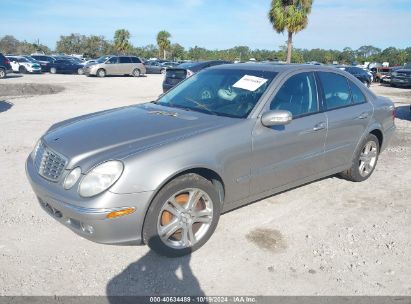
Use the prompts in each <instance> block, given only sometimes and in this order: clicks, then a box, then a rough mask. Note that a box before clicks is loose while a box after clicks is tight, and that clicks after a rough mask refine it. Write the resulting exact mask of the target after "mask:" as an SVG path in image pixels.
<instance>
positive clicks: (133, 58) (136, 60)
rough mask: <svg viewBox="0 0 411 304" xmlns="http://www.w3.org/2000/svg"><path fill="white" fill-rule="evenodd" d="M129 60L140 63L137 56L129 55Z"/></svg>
mask: <svg viewBox="0 0 411 304" xmlns="http://www.w3.org/2000/svg"><path fill="white" fill-rule="evenodd" d="M131 62H132V63H141V61H140V59H138V58H137V57H131Z"/></svg>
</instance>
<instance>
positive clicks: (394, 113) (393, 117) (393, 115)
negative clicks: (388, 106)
mask: <svg viewBox="0 0 411 304" xmlns="http://www.w3.org/2000/svg"><path fill="white" fill-rule="evenodd" d="M395 116H396V112H395V107H393V109H392V120H393V121H394V120H395Z"/></svg>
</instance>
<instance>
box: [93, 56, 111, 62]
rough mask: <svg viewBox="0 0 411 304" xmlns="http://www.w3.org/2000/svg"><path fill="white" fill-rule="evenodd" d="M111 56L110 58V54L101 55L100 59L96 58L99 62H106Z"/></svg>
mask: <svg viewBox="0 0 411 304" xmlns="http://www.w3.org/2000/svg"><path fill="white" fill-rule="evenodd" d="M109 58H110V56H101V57H100V58H98V59H97V60H96V62H97V63H104V62H106V60H107V59H109Z"/></svg>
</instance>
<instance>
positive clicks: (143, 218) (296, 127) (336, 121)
mask: <svg viewBox="0 0 411 304" xmlns="http://www.w3.org/2000/svg"><path fill="white" fill-rule="evenodd" d="M394 111H395V109H394V105H393V103H392V102H391V101H390V100H389V99H387V98H384V97H378V96H376V95H374V94H373V93H372V92H371V91H370V90H369V89H368V88H367V87H365V86H364V85H363V84H362V83H361V82H360V81H358V80H357V79H356V78H355V77H354V76H352V75H350V74H348V73H346V72H344V71H341V70H338V69H335V68H327V67H321V66H313V65H269V64H267V65H264V64H237V65H221V66H217V67H213V68H209V69H207V70H204V71H202V72H200V73H198V74H196V75H193V76H192V77H190V78H188V79H187V80H185V81H183V82H182V83H181V84H179V85H178V86H176V87H175V88H173V89H172V90H171V91H169V92H168V93H167V94H165V95H163V96H161V97H160V98H159V99H158V100H156V101H154V102H151V103H146V104H140V105H135V106H129V107H124V108H119V109H112V110H107V111H103V112H99V113H94V114H90V115H85V116H81V117H77V118H73V119H69V120H67V121H63V122H61V123H57V124H55V125H53V126H52V127H51V128H50V129H49V130H48V131H47V132H46V133H45V134H44V135H43V136H42V137H41V138H40V140H39V142H38V144H37V145H36V147H35V149H34V151H33V152H32V153H31V154H30V155H29V157H28V159H27V162H26V171H27V176H28V179H29V181H30V183H31V185H32V187H33V190H34V192H35V194H36V196H37V198H38V201H39V202H40V205H41V206H42V207H43V208H44V210H46V211H47V212H48V213H49V214H50V215H51V216H52V217H53V218H55V219H56V220H57V221H59V222H60V223H62V224H63V225H65V226H67V227H68V228H70V229H71V230H73V231H74V232H75V233H77V234H79V235H80V236H82V237H84V238H87V239H89V240H92V241H95V242H99V243H106V244H148V245H149V246H150V247H151V248H152V249H153V250H155V251H157V252H159V253H160V254H163V255H167V256H179V255H184V254H188V253H190V252H192V251H193V250H196V249H198V248H199V247H201V246H202V245H204V243H206V242H207V240H208V239H209V238H210V236H211V235H212V234H213V232H214V230H215V229H216V226H217V223H218V220H219V217H220V214H221V213H222V212H226V211H228V210H231V209H234V208H237V207H239V206H242V205H245V204H247V203H250V202H253V201H257V200H259V199H262V198H265V197H268V196H270V195H273V194H275V193H278V192H280V191H284V190H286V189H290V188H293V187H296V186H298V185H302V184H305V183H307V182H310V181H313V180H316V179H319V178H322V177H325V176H329V175H333V174H337V173H338V174H341V175H342V176H343V177H345V178H347V179H349V180H351V181H354V182H360V181H364V180H366V179H367V178H368V177H369V176H370V175H371V174H372V172H373V171H374V169H375V167H376V164H377V160H378V156H379V154H380V152H381V151H382V150H384V149H385V148H386V147H387V145H388V142H389V140H390V138H391V136H392V134H393V132H394V129H395V125H394V116H395V113H394ZM313 203H314V202H313Z"/></svg>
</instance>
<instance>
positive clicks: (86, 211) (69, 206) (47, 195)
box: [26, 156, 153, 245]
mask: <svg viewBox="0 0 411 304" xmlns="http://www.w3.org/2000/svg"><path fill="white" fill-rule="evenodd" d="M26 174H27V177H28V179H29V181H30V184H31V186H32V188H33V191H34V193H35V194H36V196H37V199H38V201H39V203H40V206H41V207H42V208H43V209H44V210H45V211H46V212H47V213H48V214H49V215H51V216H52V217H53V218H54V219H55V220H57V221H58V222H60V223H61V224H63V225H64V226H66V227H68V228H69V229H71V230H72V231H73V232H75V233H76V234H78V235H80V236H82V237H84V238H86V239H88V240H91V241H93V242H96V243H103V244H118V245H131V244H136V245H138V244H142V237H141V235H142V228H143V223H144V218H145V214H146V211H147V208H148V206H149V203H150V201H151V196H152V194H153V192H152V191H150V192H141V193H131V194H116V193H112V192H110V191H106V192H104V193H102V194H100V195H97V196H96V197H93V198H88V199H87V198H81V197H80V196H79V195H78V197H77V198H75V199H74V198H72V197H70V196H69V195H65V192H66V193H67V191H66V190H64V189H63V187H62V186H61V185H60V184H59V183H53V182H49V181H47V180H45V179H44V178H42V177H41V176H40V175H39V174H38V173H37V170H36V169H35V167H34V165H33V161H32V158H31V156H29V157H28V158H27V161H26ZM125 207H133V208H135V211H134V213H131V214H129V215H125V216H121V217H118V218H113V219H108V218H106V216H107V214H108V213H110V212H112V211H115V210H118V209H121V208H125Z"/></svg>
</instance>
